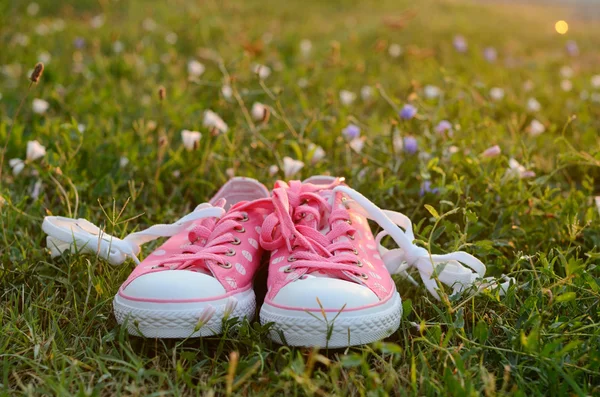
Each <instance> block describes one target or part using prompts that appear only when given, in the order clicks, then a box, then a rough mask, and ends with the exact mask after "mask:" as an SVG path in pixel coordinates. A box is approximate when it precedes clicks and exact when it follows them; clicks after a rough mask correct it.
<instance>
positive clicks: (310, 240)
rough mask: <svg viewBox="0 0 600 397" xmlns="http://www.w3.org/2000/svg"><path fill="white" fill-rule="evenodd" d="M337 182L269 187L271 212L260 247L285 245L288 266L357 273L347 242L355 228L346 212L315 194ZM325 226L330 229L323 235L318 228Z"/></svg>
mask: <svg viewBox="0 0 600 397" xmlns="http://www.w3.org/2000/svg"><path fill="white" fill-rule="evenodd" d="M339 184H340V181H339V180H336V181H335V182H333V183H331V184H330V185H327V186H317V185H313V184H307V183H301V182H299V181H291V182H290V184H289V186H286V185H284V184H281V185H280V186H278V187H276V188H275V189H273V197H272V201H273V207H274V210H275V211H274V212H273V213H271V214H270V215H269V216H267V218H266V219H265V221H264V223H263V226H262V232H261V236H260V242H261V245H262V247H263V248H264V249H265V250H270V251H273V250H275V249H278V248H280V247H283V246H286V247H287V248H288V250H289V251H290V252H293V253H292V255H291V256H290V257H288V262H290V269H296V268H308V269H309V271H313V270H324V271H347V272H351V273H357V272H358V268H357V265H360V262H359V261H358V258H357V256H356V254H357V251H356V250H355V248H354V247H353V245H352V243H351V241H350V240H353V239H354V233H355V232H356V229H355V228H354V227H352V225H351V220H350V217H349V214H348V211H347V210H346V209H344V208H343V207H342V208H337V207H339V206H336V205H335V203H333V205H332V204H330V203H329V202H328V201H327V200H326V199H325V198H323V197H322V196H321V195H319V194H318V193H317V192H318V191H320V190H327V189H332V188H333V187H335V186H337V185H339ZM334 199H335V198H334V197H332V200H334ZM326 222H327V223H326ZM328 226H329V228H330V230H329V231H328V232H327V233H325V234H323V233H322V230H327V227H328ZM341 237H347V238H341Z"/></svg>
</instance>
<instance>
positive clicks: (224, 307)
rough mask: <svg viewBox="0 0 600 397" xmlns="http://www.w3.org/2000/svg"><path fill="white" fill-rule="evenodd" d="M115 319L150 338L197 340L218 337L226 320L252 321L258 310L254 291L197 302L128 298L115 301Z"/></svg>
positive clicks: (133, 333) (131, 330) (130, 329)
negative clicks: (169, 301)
mask: <svg viewBox="0 0 600 397" xmlns="http://www.w3.org/2000/svg"><path fill="white" fill-rule="evenodd" d="M113 307H114V310H115V317H116V318H117V322H118V323H119V324H121V325H123V324H125V325H126V327H127V331H128V332H129V333H130V334H132V335H136V336H144V337H147V338H190V337H191V338H195V337H201V336H210V335H218V334H220V333H221V332H222V330H223V319H225V318H240V319H241V318H244V317H246V318H248V319H252V318H253V317H254V313H255V311H256V298H255V296H254V290H253V289H252V288H250V289H249V290H247V291H244V292H240V293H238V294H235V295H232V296H229V297H227V298H224V299H220V300H215V301H208V302H193V303H154V302H139V301H133V300H129V299H126V298H124V297H122V296H120V295H119V294H117V295H116V296H115V299H114V301H113Z"/></svg>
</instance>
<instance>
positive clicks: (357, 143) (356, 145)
mask: <svg viewBox="0 0 600 397" xmlns="http://www.w3.org/2000/svg"><path fill="white" fill-rule="evenodd" d="M348 145H350V147H351V148H352V150H354V151H355V152H356V153H360V152H362V150H363V147H364V146H365V141H364V138H363V139H361V138H354V139H353V140H351V141H350V143H349V144H348Z"/></svg>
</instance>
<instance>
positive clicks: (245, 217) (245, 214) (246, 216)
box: [240, 212, 250, 222]
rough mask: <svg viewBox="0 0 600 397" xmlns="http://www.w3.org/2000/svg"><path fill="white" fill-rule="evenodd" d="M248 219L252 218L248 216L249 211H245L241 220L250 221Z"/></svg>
mask: <svg viewBox="0 0 600 397" xmlns="http://www.w3.org/2000/svg"><path fill="white" fill-rule="evenodd" d="M248 219H250V218H248V213H246V212H243V213H242V219H240V222H248Z"/></svg>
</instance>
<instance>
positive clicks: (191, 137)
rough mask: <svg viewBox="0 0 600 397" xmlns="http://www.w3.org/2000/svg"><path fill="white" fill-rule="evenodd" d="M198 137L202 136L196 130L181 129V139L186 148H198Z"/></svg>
mask: <svg viewBox="0 0 600 397" xmlns="http://www.w3.org/2000/svg"><path fill="white" fill-rule="evenodd" d="M200 138H202V134H201V133H199V132H198V131H190V130H183V131H181V140H182V141H183V146H184V147H185V148H186V150H195V149H198V145H199V144H200Z"/></svg>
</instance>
